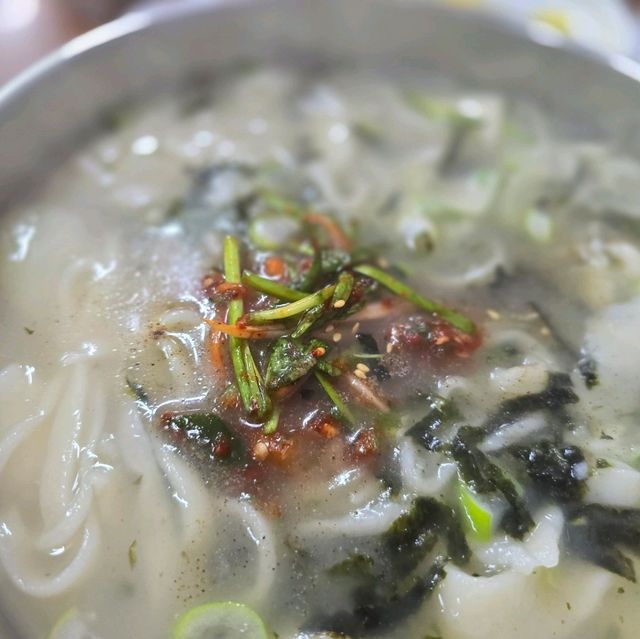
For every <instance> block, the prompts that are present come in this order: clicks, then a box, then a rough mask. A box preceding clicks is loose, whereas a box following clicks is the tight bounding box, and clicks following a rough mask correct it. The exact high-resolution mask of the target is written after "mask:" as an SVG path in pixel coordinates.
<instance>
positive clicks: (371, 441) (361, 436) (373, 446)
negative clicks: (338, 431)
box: [352, 428, 378, 458]
mask: <svg viewBox="0 0 640 639" xmlns="http://www.w3.org/2000/svg"><path fill="white" fill-rule="evenodd" d="M352 446H353V452H354V453H355V455H356V457H359V458H362V457H370V456H371V455H374V454H376V453H377V452H378V440H377V438H376V434H375V432H374V431H373V429H371V428H364V429H362V430H361V431H360V432H359V433H358V434H357V435H356V437H355V439H354V440H353V443H352Z"/></svg>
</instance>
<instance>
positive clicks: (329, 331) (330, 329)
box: [324, 324, 335, 333]
mask: <svg viewBox="0 0 640 639" xmlns="http://www.w3.org/2000/svg"><path fill="white" fill-rule="evenodd" d="M334 328H335V327H334V325H333V324H327V327H326V328H325V329H324V330H325V333H333V329H334Z"/></svg>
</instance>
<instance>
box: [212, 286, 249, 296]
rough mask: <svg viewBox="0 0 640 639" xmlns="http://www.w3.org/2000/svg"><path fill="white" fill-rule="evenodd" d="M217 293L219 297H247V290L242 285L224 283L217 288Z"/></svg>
mask: <svg viewBox="0 0 640 639" xmlns="http://www.w3.org/2000/svg"><path fill="white" fill-rule="evenodd" d="M216 292H217V293H218V294H219V295H224V296H225V297H230V298H231V299H237V298H239V297H244V296H245V295H246V292H247V289H246V288H245V287H244V286H242V284H234V283H232V282H222V284H218V286H216Z"/></svg>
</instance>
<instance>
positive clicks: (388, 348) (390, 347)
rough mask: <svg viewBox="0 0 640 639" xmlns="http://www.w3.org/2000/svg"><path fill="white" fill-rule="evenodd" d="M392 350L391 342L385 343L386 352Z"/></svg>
mask: <svg viewBox="0 0 640 639" xmlns="http://www.w3.org/2000/svg"><path fill="white" fill-rule="evenodd" d="M392 350H393V344H392V343H391V342H389V343H388V344H387V353H390V352H391V351H392Z"/></svg>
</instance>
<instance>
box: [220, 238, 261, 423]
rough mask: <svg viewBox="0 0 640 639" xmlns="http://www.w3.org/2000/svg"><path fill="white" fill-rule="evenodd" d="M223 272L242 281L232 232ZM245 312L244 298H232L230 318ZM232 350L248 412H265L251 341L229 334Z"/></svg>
mask: <svg viewBox="0 0 640 639" xmlns="http://www.w3.org/2000/svg"><path fill="white" fill-rule="evenodd" d="M224 276H225V280H226V281H227V282H228V283H230V284H240V247H239V245H238V240H237V239H236V238H235V237H232V236H231V235H227V237H225V239H224ZM242 313H243V303H242V300H241V299H233V300H231V302H229V310H228V312H227V322H228V323H229V324H235V323H236V322H237V321H238V320H239V319H240V318H241V317H242ZM229 350H230V352H231V362H232V364H233V370H234V373H235V376H236V383H237V384H238V390H239V391H240V398H241V399H242V405H243V406H244V408H245V410H246V411H248V412H253V411H256V410H257V411H258V414H259V415H264V413H265V411H266V410H267V401H266V400H265V397H266V394H265V392H264V388H263V386H262V384H261V380H260V378H259V373H258V375H257V376H256V373H257V370H258V369H257V367H256V364H255V362H254V361H253V356H252V355H251V350H250V349H249V345H248V344H247V343H246V342H244V341H243V340H242V339H240V338H239V337H229ZM247 364H249V370H247Z"/></svg>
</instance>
